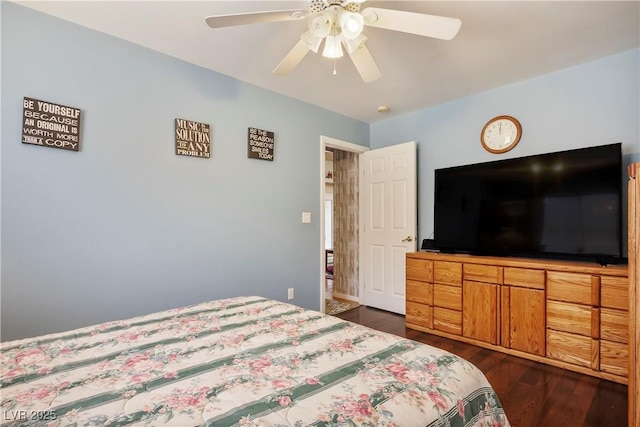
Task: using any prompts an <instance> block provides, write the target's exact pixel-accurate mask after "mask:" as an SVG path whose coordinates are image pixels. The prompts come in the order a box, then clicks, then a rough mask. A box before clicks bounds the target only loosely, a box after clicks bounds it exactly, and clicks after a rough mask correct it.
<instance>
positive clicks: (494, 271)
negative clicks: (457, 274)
mask: <svg viewBox="0 0 640 427" xmlns="http://www.w3.org/2000/svg"><path fill="white" fill-rule="evenodd" d="M462 273H463V277H464V280H472V281H475V282H483V283H498V267H496V266H494V265H480V264H464V266H463V267H462Z"/></svg>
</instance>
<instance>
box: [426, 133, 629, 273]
mask: <svg viewBox="0 0 640 427" xmlns="http://www.w3.org/2000/svg"><path fill="white" fill-rule="evenodd" d="M621 148H622V144H620V143H618V144H609V145H603V146H598V147H591V148H582V149H577V150H568V151H563V152H558V153H549V154H542V155H536V156H528V157H521V158H516V159H508V160H501V161H495V162H488V163H481V164H474V165H466V166H458V167H451V168H445V169H437V170H436V171H435V212H434V224H435V230H434V237H435V246H436V248H437V249H440V250H441V251H447V252H461V253H472V254H477V255H498V256H542V257H560V258H562V257H566V258H570V259H575V258H597V259H610V258H620V257H621V255H622V254H621V252H622V236H621V228H622V217H621V210H622V150H621ZM609 262H611V261H609Z"/></svg>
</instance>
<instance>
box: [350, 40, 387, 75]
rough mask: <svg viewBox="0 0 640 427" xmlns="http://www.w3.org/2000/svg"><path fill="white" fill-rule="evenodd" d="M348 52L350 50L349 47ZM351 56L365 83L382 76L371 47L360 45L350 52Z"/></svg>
mask: <svg viewBox="0 0 640 427" xmlns="http://www.w3.org/2000/svg"><path fill="white" fill-rule="evenodd" d="M347 52H349V50H348V49H347ZM349 56H350V57H351V60H352V61H353V65H355V66H356V69H357V70H358V73H360V77H362V80H363V81H364V82H365V83H370V82H372V81H374V80H377V79H379V78H380V77H382V73H381V72H380V69H379V68H378V65H376V61H374V60H373V57H372V56H371V53H369V49H367V47H366V46H365V45H362V46H360V47H359V48H358V49H356V50H355V51H354V52H353V53H352V52H349Z"/></svg>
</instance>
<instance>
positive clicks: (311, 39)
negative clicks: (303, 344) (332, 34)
mask: <svg viewBox="0 0 640 427" xmlns="http://www.w3.org/2000/svg"><path fill="white" fill-rule="evenodd" d="M300 40H302V41H303V42H305V43H306V44H307V47H308V48H309V50H311V51H313V53H318V49H320V44H321V43H322V37H317V36H314V35H313V33H312V32H311V31H307V32H306V33H304V34H302V35H301V36H300Z"/></svg>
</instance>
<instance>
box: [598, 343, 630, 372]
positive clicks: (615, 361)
mask: <svg viewBox="0 0 640 427" xmlns="http://www.w3.org/2000/svg"><path fill="white" fill-rule="evenodd" d="M600 370H601V371H604V372H609V373H610V374H617V375H622V376H624V377H626V376H627V375H628V372H629V347H628V346H626V345H624V344H620V343H617V342H610V341H605V340H602V341H600Z"/></svg>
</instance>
